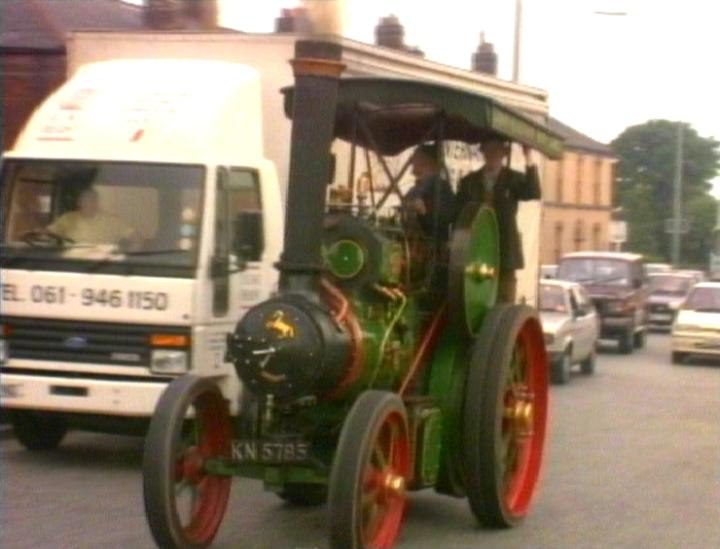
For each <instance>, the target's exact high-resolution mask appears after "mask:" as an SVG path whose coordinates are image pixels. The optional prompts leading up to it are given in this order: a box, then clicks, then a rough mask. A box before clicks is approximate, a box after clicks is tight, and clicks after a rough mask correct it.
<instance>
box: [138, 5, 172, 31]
mask: <svg viewBox="0 0 720 549" xmlns="http://www.w3.org/2000/svg"><path fill="white" fill-rule="evenodd" d="M143 16H144V18H145V24H146V25H147V26H148V27H150V28H151V29H156V30H170V29H176V28H177V26H178V5H177V1H176V0H147V4H146V6H145V11H144V14H143Z"/></svg>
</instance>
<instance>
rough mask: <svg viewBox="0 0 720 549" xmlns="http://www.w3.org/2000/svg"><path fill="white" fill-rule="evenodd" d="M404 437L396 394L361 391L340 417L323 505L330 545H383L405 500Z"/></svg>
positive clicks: (389, 542)
mask: <svg viewBox="0 0 720 549" xmlns="http://www.w3.org/2000/svg"><path fill="white" fill-rule="evenodd" d="M410 476H411V471H410V436H409V432H408V425H407V414H406V412H405V406H404V404H403V402H402V400H401V399H400V397H398V396H397V395H396V394H394V393H390V392H386V391H366V392H364V393H363V394H362V395H360V396H359V397H358V399H357V400H356V401H355V404H354V405H353V407H352V408H351V409H350V413H349V414H348V416H347V418H346V419H345V424H344V425H343V428H342V431H341V433H340V440H339V442H338V447H337V450H336V452H335V459H334V461H333V466H332V473H331V475H330V492H329V495H328V504H329V511H330V517H329V518H330V547H331V549H389V548H390V547H392V546H393V545H394V544H395V541H396V540H397V537H398V535H399V533H400V527H401V526H402V522H403V518H404V514H405V506H406V504H407V494H406V485H407V482H408V480H409V479H410Z"/></svg>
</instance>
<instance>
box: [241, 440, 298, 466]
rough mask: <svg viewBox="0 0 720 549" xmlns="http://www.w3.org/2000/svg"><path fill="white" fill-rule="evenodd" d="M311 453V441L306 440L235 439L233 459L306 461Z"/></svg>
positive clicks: (271, 462)
mask: <svg viewBox="0 0 720 549" xmlns="http://www.w3.org/2000/svg"><path fill="white" fill-rule="evenodd" d="M309 455H310V443H309V442H306V441H304V440H293V441H273V440H234V441H233V444H232V460H233V461H235V462H238V463H263V464H292V463H304V462H306V461H307V459H308V457H309Z"/></svg>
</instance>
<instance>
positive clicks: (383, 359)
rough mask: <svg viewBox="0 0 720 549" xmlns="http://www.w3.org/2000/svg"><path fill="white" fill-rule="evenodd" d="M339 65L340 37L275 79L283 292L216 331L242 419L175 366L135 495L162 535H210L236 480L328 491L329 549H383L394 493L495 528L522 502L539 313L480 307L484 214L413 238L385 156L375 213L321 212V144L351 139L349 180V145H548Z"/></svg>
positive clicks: (489, 278)
mask: <svg viewBox="0 0 720 549" xmlns="http://www.w3.org/2000/svg"><path fill="white" fill-rule="evenodd" d="M340 58H341V50H340V47H339V46H338V45H336V44H332V43H327V42H310V41H306V42H298V44H297V47H296V59H295V60H293V66H294V71H295V77H296V82H295V86H294V87H293V88H290V89H286V90H284V93H285V104H286V113H287V114H288V116H290V117H291V118H292V121H293V130H292V153H291V164H290V182H289V185H288V199H287V216H286V218H287V221H286V234H285V248H284V252H283V255H282V257H281V260H280V262H279V264H278V268H279V269H280V272H281V280H280V289H279V292H278V294H277V295H276V296H275V297H274V298H272V299H270V300H269V301H267V302H265V303H262V304H260V305H258V306H256V307H255V308H253V309H251V310H250V311H249V312H248V313H247V314H246V315H245V317H244V318H243V319H242V321H241V322H240V323H239V324H238V326H237V328H236V330H235V332H234V333H232V334H230V335H229V336H228V342H227V354H228V360H229V361H230V362H232V363H233V364H234V365H235V368H236V370H237V373H238V375H239V376H240V378H241V379H242V381H243V385H244V390H243V394H242V397H241V403H240V407H241V414H240V415H239V417H238V418H237V419H231V418H230V416H229V413H228V406H227V403H226V402H225V401H224V400H223V399H222V397H221V393H220V391H219V390H218V389H217V387H216V385H215V383H214V382H213V381H212V379H210V378H199V377H192V376H184V377H182V378H179V379H177V380H176V381H175V382H173V383H172V384H171V385H170V386H169V387H168V389H167V390H166V392H165V393H164V395H163V396H162V398H161V400H160V401H159V403H158V406H157V409H156V412H155V415H154V417H153V420H152V423H151V427H150V432H149V434H148V438H147V443H146V450H145V458H144V495H145V508H146V513H147V517H148V522H149V524H150V527H151V531H152V533H153V536H154V538H155V540H156V542H157V544H158V545H159V546H161V547H179V548H186V547H205V546H207V545H208V544H210V543H211V541H212V540H213V538H214V536H215V534H216V532H217V530H218V528H219V526H220V523H221V521H222V518H223V515H224V512H225V508H226V504H227V501H228V495H229V490H230V483H231V479H232V477H233V476H242V477H248V478H253V479H259V480H262V481H263V482H264V485H265V487H266V488H267V489H269V490H272V491H273V492H276V493H277V495H278V496H279V497H280V498H282V499H284V500H286V501H288V502H290V503H293V504H299V505H312V504H321V503H324V502H325V501H327V503H328V508H329V513H330V517H329V520H328V524H329V529H330V546H331V547H332V548H334V549H354V548H386V547H391V546H392V545H393V544H394V542H395V541H396V539H397V536H398V533H399V530H400V526H401V523H402V520H403V514H404V512H405V508H406V501H407V494H408V492H410V491H413V490H420V489H423V488H434V489H435V490H436V491H437V492H440V493H442V494H448V495H451V496H456V497H464V496H467V498H468V500H469V503H470V507H471V510H472V512H473V513H474V514H475V516H476V517H477V519H478V520H479V521H480V522H482V523H483V524H486V525H488V526H492V527H508V526H514V525H516V524H517V523H519V522H520V521H521V520H522V519H523V517H524V516H525V515H526V513H527V511H528V506H529V504H530V500H531V499H532V495H533V492H534V488H535V484H536V481H537V478H538V473H539V469H540V462H541V457H542V451H543V442H544V436H545V420H546V409H547V363H546V356H545V348H544V344H543V337H542V331H541V328H540V325H539V323H538V320H537V317H536V315H535V313H534V311H533V310H532V309H531V308H530V307H527V306H518V305H510V304H501V305H497V304H495V300H496V294H497V285H498V278H497V274H498V273H497V269H498V260H499V254H501V253H502V250H500V249H498V238H497V226H496V221H495V217H494V214H493V212H492V211H491V210H489V209H487V208H484V207H480V206H478V205H476V204H470V205H468V206H466V207H465V209H464V210H463V211H462V212H461V214H460V215H459V217H458V219H457V221H456V223H455V226H454V230H453V233H452V236H451V240H450V242H449V246H448V244H447V243H446V242H444V241H443V239H442V238H440V237H439V234H438V233H437V230H438V221H437V219H436V220H435V223H434V229H435V231H436V233H435V234H434V237H433V236H432V235H431V237H430V238H428V236H427V235H426V234H423V233H422V231H421V230H419V229H418V228H417V224H416V223H414V220H413V219H412V217H411V216H409V215H407V214H405V213H402V211H398V212H394V213H389V214H387V213H386V214H383V213H382V212H383V211H387V208H385V209H383V205H385V203H386V201H387V200H388V199H389V198H390V197H391V196H392V195H393V194H394V195H400V191H399V187H398V181H399V179H400V177H401V176H402V172H404V169H403V170H401V172H400V173H399V174H392V173H391V171H390V169H389V167H388V166H387V165H386V164H385V163H383V166H384V167H385V169H386V172H387V174H388V178H389V179H390V181H391V184H390V187H389V188H388V189H387V190H386V191H385V192H384V193H382V196H375V197H374V199H373V200H372V201H371V202H372V203H371V204H370V205H367V204H366V205H359V204H357V203H356V201H353V200H350V201H349V202H348V203H346V204H344V205H341V206H337V205H333V204H327V203H326V190H327V189H326V183H325V182H326V181H327V180H328V174H329V173H330V148H331V143H332V140H333V139H335V138H338V139H342V140H345V141H347V142H349V143H350V144H351V145H352V153H351V155H350V158H351V160H350V163H351V168H350V173H351V175H350V180H351V181H352V180H353V179H354V165H355V158H356V153H355V148H356V147H357V146H360V147H363V148H365V149H370V150H374V151H375V152H377V153H378V158H380V159H382V158H383V156H393V155H397V154H398V153H400V152H402V151H404V150H406V149H408V148H409V147H412V146H415V145H417V144H420V143H423V142H425V141H428V140H431V139H432V140H436V141H439V142H440V141H442V140H446V139H447V140H456V141H464V142H467V143H477V142H478V141H480V140H481V139H482V138H483V137H486V136H488V135H490V134H500V135H502V136H505V137H507V138H509V139H515V140H518V141H521V142H523V143H524V144H527V145H530V146H532V147H534V148H536V149H538V150H541V151H543V152H545V153H546V154H550V155H556V154H557V153H558V152H559V148H560V146H559V142H557V140H556V139H555V138H554V137H553V136H552V135H551V134H549V133H547V132H546V131H545V130H544V128H543V127H542V126H540V125H537V124H535V123H534V122H532V121H530V120H528V119H526V118H524V117H523V116H521V115H519V114H518V113H515V112H514V111H511V110H510V109H507V108H505V107H503V106H502V105H499V104H497V103H495V102H494V101H492V100H491V99H489V98H486V97H483V96H479V95H477V94H472V93H468V92H465V91H460V90H456V89H452V88H447V87H442V86H437V85H433V84H427V83H421V82H415V81H408V80H388V79H369V78H346V79H343V78H340V74H341V72H342V64H341V62H340ZM405 168H407V165H406V166H405ZM378 194H380V193H378ZM400 198H401V197H400ZM448 248H449V251H448ZM186 496H187V497H186ZM186 499H187V500H188V501H185V500H186Z"/></svg>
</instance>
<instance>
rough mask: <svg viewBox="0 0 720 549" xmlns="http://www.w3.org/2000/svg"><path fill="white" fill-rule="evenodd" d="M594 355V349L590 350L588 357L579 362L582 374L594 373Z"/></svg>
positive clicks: (589, 374)
mask: <svg viewBox="0 0 720 549" xmlns="http://www.w3.org/2000/svg"><path fill="white" fill-rule="evenodd" d="M596 357H597V355H596V354H595V351H591V352H590V354H589V355H588V357H587V358H586V359H585V360H583V361H582V362H581V363H580V372H581V373H582V374H583V375H586V376H591V375H593V374H594V373H595V360H596Z"/></svg>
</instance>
